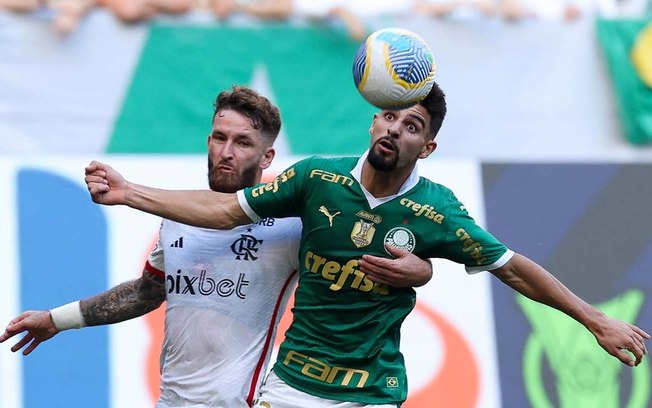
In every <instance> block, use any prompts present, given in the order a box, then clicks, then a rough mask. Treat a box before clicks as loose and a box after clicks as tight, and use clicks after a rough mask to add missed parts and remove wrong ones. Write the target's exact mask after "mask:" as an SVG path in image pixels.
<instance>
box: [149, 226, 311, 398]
mask: <svg viewBox="0 0 652 408" xmlns="http://www.w3.org/2000/svg"><path fill="white" fill-rule="evenodd" d="M300 238H301V221H300V220H299V219H298V218H285V219H274V218H266V219H263V220H261V221H260V222H258V223H255V224H250V225H247V226H240V227H236V228H234V229H232V230H228V231H218V230H210V229H203V228H196V227H191V226H187V225H183V224H179V223H176V222H173V221H169V220H163V222H162V223H161V230H160V233H159V241H158V243H157V245H156V248H155V249H154V250H153V251H152V253H151V254H150V256H149V260H148V262H147V266H146V267H147V270H148V271H149V272H150V273H154V274H159V275H163V274H165V284H166V298H167V305H166V311H165V338H164V342H163V350H162V352H161V398H160V399H159V401H158V403H157V405H156V406H157V407H159V408H172V407H223V408H239V407H247V406H249V404H250V403H251V401H252V400H253V399H255V397H256V395H257V392H258V388H259V387H260V385H261V383H262V380H263V377H264V375H265V372H266V368H267V364H268V362H269V358H270V354H271V352H272V348H273V345H274V336H275V335H276V326H277V324H278V322H279V321H280V319H281V316H282V314H283V311H284V309H285V305H286V303H287V301H288V298H289V297H290V295H291V294H292V292H293V291H294V286H295V284H296V277H297V273H296V270H297V267H298V265H297V263H298V248H299V241H300Z"/></svg>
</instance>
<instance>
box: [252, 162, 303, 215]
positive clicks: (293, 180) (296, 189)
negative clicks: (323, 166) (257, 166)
mask: <svg viewBox="0 0 652 408" xmlns="http://www.w3.org/2000/svg"><path fill="white" fill-rule="evenodd" d="M311 160H312V158H307V159H304V160H301V161H299V162H297V163H295V164H294V165H292V166H290V167H288V168H287V169H285V170H284V171H283V172H282V173H281V174H279V175H278V176H277V177H275V178H274V180H272V181H270V182H269V183H260V184H257V185H255V186H253V187H248V188H245V189H244V197H245V199H246V202H247V204H248V206H249V207H250V209H251V210H252V211H253V212H254V213H255V214H257V215H258V216H259V217H260V218H267V217H277V218H281V217H300V216H301V213H302V211H303V204H304V202H305V200H304V197H305V196H306V189H307V188H308V184H307V183H305V179H306V175H307V174H308V173H309V172H310V164H311Z"/></svg>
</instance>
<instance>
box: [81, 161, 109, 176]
mask: <svg viewBox="0 0 652 408" xmlns="http://www.w3.org/2000/svg"><path fill="white" fill-rule="evenodd" d="M104 166H106V165H105V164H104V163H101V162H98V161H96V160H93V161H91V162H90V164H89V165H88V166H86V168H85V169H84V171H85V172H86V175H89V174H92V173H94V172H96V171H103V170H102V168H104ZM105 174H106V173H105Z"/></svg>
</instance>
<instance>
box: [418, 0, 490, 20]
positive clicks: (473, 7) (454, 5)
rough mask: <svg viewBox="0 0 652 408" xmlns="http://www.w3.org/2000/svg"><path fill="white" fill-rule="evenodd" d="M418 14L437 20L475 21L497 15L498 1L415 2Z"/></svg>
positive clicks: (449, 0) (425, 0)
mask: <svg viewBox="0 0 652 408" xmlns="http://www.w3.org/2000/svg"><path fill="white" fill-rule="evenodd" d="M414 9H415V11H416V12H417V13H420V14H424V15H426V16H430V17H436V18H452V19H455V20H474V19H477V18H484V17H487V16H491V15H493V14H495V13H496V11H497V9H498V5H497V3H496V0H415V4H414Z"/></svg>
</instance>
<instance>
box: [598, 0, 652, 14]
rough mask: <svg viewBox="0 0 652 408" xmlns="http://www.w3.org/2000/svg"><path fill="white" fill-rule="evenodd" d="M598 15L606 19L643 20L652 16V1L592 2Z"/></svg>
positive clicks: (620, 0)
mask: <svg viewBox="0 0 652 408" xmlns="http://www.w3.org/2000/svg"><path fill="white" fill-rule="evenodd" d="M591 2H592V6H593V8H594V11H595V13H596V14H597V15H599V16H601V17H605V18H641V17H644V16H650V15H652V0H592V1H591Z"/></svg>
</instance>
